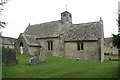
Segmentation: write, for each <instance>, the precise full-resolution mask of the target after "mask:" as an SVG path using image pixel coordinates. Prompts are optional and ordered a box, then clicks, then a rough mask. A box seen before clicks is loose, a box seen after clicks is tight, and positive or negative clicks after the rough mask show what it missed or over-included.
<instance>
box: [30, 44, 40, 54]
mask: <svg viewBox="0 0 120 80" xmlns="http://www.w3.org/2000/svg"><path fill="white" fill-rule="evenodd" d="M39 50H40V47H34V46H33V47H32V46H30V47H28V52H30V54H31V55H35V54H39Z"/></svg>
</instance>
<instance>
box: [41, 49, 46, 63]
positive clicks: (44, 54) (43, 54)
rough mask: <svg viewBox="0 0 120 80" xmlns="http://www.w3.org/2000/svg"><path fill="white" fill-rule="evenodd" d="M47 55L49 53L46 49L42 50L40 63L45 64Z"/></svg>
mask: <svg viewBox="0 0 120 80" xmlns="http://www.w3.org/2000/svg"><path fill="white" fill-rule="evenodd" d="M46 53H47V51H46V50H45V49H41V50H40V55H39V61H40V62H45V56H46Z"/></svg>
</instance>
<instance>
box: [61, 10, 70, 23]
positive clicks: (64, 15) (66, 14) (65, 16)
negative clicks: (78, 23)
mask: <svg viewBox="0 0 120 80" xmlns="http://www.w3.org/2000/svg"><path fill="white" fill-rule="evenodd" d="M61 21H62V23H63V24H64V23H66V22H67V23H72V15H71V13H69V12H68V11H65V12H63V13H61Z"/></svg>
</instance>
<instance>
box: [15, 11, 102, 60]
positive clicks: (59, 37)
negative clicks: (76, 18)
mask: <svg viewBox="0 0 120 80" xmlns="http://www.w3.org/2000/svg"><path fill="white" fill-rule="evenodd" d="M103 43H104V33H103V21H102V20H100V21H96V22H90V23H81V24H73V23H72V15H71V13H70V12H68V11H65V12H62V13H61V20H57V21H51V22H47V23H42V24H35V25H29V26H28V27H27V28H26V30H25V31H24V33H21V34H20V36H19V37H18V41H17V43H16V48H17V52H18V53H20V50H21V49H20V47H23V53H30V54H36V53H38V52H39V50H40V48H44V49H46V50H47V55H51V56H59V57H64V58H70V59H76V58H79V59H80V60H88V61H99V62H103V60H104V44H103Z"/></svg>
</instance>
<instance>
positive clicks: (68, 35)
mask: <svg viewBox="0 0 120 80" xmlns="http://www.w3.org/2000/svg"><path fill="white" fill-rule="evenodd" d="M102 26H103V25H102V21H97V22H90V23H82V24H70V23H65V24H62V23H61V20H58V21H52V22H47V23H42V24H36V25H29V26H28V27H27V28H26V30H25V31H24V34H25V35H34V36H36V38H47V37H58V36H59V35H60V34H64V36H65V41H77V40H98V38H101V36H102ZM31 42H32V41H31Z"/></svg>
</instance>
